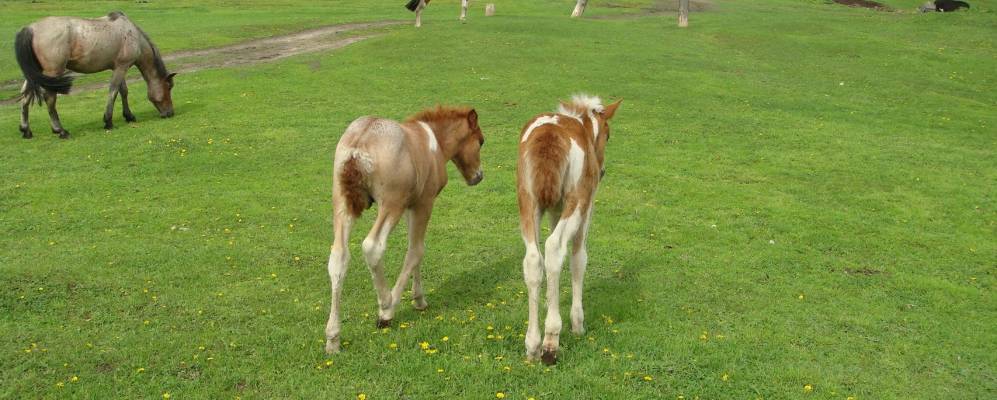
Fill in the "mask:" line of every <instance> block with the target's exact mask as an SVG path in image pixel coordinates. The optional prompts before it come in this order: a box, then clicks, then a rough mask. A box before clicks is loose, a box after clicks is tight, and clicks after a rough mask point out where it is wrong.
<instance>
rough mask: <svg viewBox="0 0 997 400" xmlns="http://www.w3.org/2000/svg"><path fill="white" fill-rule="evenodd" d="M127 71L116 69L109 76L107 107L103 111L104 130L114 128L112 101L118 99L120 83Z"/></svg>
mask: <svg viewBox="0 0 997 400" xmlns="http://www.w3.org/2000/svg"><path fill="white" fill-rule="evenodd" d="M126 71H128V70H127V69H123V68H116V69H115V70H114V73H113V74H112V75H111V84H110V86H109V87H108V90H107V107H106V108H105V110H104V129H112V128H114V101H115V100H117V98H118V91H119V90H121V83H122V82H124V81H125V72H126Z"/></svg>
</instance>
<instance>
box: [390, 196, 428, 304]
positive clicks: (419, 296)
mask: <svg viewBox="0 0 997 400" xmlns="http://www.w3.org/2000/svg"><path fill="white" fill-rule="evenodd" d="M432 211H433V205H432V204H429V205H428V206H425V205H424V206H420V207H416V208H414V209H412V212H411V213H409V218H408V252H406V253H405V263H404V264H403V265H402V271H401V273H399V274H398V279H397V280H396V281H395V287H394V288H393V289H391V300H392V302H391V310H392V312H394V310H395V307H397V306H398V303H399V302H401V299H402V290H404V289H405V284H406V283H408V278H409V274H412V275H413V276H412V300H414V301H415V309H417V310H425V309H426V307H428V306H429V305H428V304H427V303H426V295H425V294H424V293H423V292H422V276H421V274H420V272H419V269H420V268H421V267H422V265H421V264H422V256H423V254H425V253H426V242H425V239H426V226H427V225H429V216H430V214H431V213H432Z"/></svg>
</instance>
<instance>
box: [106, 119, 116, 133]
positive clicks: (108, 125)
mask: <svg viewBox="0 0 997 400" xmlns="http://www.w3.org/2000/svg"><path fill="white" fill-rule="evenodd" d="M111 129H114V123H113V122H110V121H108V122H105V123H104V130H106V131H109V130H111Z"/></svg>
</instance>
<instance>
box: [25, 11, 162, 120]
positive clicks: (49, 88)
mask: <svg viewBox="0 0 997 400" xmlns="http://www.w3.org/2000/svg"><path fill="white" fill-rule="evenodd" d="M67 31H69V32H73V34H70V35H67V34H65V32H67ZM14 52H15V56H16V58H17V63H18V65H19V66H20V68H21V73H22V74H23V75H24V85H23V86H22V87H21V95H20V99H21V103H22V104H21V123H20V131H21V135H22V137H24V138H26V139H27V138H31V137H32V136H33V135H32V132H31V127H30V122H29V113H30V106H31V103H33V102H38V103H39V104H41V102H42V100H44V101H45V104H46V106H47V107H48V112H49V118H50V119H51V122H52V131H53V132H55V133H58V134H59V137H61V138H67V137H69V132H68V131H66V129H65V128H63V126H62V122H61V121H60V120H59V113H58V111H57V110H56V99H57V96H58V95H59V94H67V93H69V90H70V89H71V88H72V84H73V81H72V78H71V77H70V76H68V75H67V74H68V73H69V72H70V71H73V72H78V73H84V74H90V73H95V72H100V71H104V70H108V69H111V70H113V73H112V77H111V82H110V83H109V85H108V98H107V104H106V106H105V109H104V118H103V119H104V128H105V129H111V128H112V127H113V112H114V102H115V101H116V98H117V96H118V95H119V94H120V95H121V103H122V105H121V108H122V114H123V116H124V118H125V120H126V121H129V122H132V121H135V115H134V114H132V112H131V109H130V108H129V106H128V88H127V85H126V83H125V75H126V73H127V71H128V69H129V68H131V67H132V65H135V66H137V67H138V69H139V71H140V72H141V73H142V77H143V78H144V79H145V81H146V84H147V87H148V97H149V101H151V102H152V104H153V106H155V108H156V110H157V111H158V112H159V115H160V117H163V118H167V117H172V116H173V113H174V111H173V99H172V97H171V91H172V89H173V77H174V76H176V74H175V73H170V72H169V71H167V69H166V65H165V64H164V63H163V59H162V57H161V55H160V54H159V50H158V49H157V48H156V46H155V44H153V43H152V40H150V39H149V36H148V35H146V34H145V32H143V31H142V30H141V29H140V28H139V27H138V26H137V25H135V24H134V23H133V22H132V21H131V20H129V19H128V17H126V16H125V14H124V13H121V12H117V11H116V12H112V13H110V14H108V15H106V16H104V17H101V18H95V19H83V18H75V17H47V18H43V19H41V20H38V21H36V22H34V23H32V24H30V25H28V26H26V27H24V28H23V29H21V30H20V31H19V32H18V33H17V36H16V38H15V43H14Z"/></svg>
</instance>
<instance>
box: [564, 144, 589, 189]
mask: <svg viewBox="0 0 997 400" xmlns="http://www.w3.org/2000/svg"><path fill="white" fill-rule="evenodd" d="M583 166H585V152H584V151H582V148H581V147H579V146H578V143H577V142H575V139H571V148H570V149H568V185H569V186H568V187H569V188H573V187H575V186H578V182H579V181H581V179H582V167H583Z"/></svg>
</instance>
